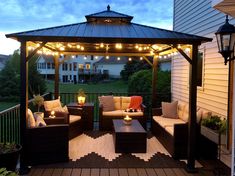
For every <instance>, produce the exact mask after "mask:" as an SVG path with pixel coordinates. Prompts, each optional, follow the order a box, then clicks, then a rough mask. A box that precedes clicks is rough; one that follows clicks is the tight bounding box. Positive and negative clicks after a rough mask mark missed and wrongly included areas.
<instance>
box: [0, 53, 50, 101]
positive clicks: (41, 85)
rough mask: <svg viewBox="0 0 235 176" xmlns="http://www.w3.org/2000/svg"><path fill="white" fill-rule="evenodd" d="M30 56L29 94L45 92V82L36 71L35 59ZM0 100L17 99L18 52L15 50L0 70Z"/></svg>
mask: <svg viewBox="0 0 235 176" xmlns="http://www.w3.org/2000/svg"><path fill="white" fill-rule="evenodd" d="M37 58H38V56H34V57H32V58H31V59H30V60H29V62H28V75H29V76H28V81H29V82H28V83H29V96H30V98H32V97H33V94H43V93H45V92H46V83H45V80H44V79H43V78H42V76H41V75H40V74H39V72H38V71H37V67H36V60H37ZM0 82H1V84H0V100H4V101H6V100H9V101H19V96H20V54H19V51H18V50H16V51H15V52H14V53H13V55H12V56H11V57H10V59H9V60H8V61H7V63H6V65H5V67H4V68H3V70H2V71H1V72H0Z"/></svg>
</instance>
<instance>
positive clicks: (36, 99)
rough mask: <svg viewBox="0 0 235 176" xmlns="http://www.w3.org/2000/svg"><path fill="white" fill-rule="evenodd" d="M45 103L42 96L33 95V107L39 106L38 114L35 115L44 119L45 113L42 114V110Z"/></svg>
mask: <svg viewBox="0 0 235 176" xmlns="http://www.w3.org/2000/svg"><path fill="white" fill-rule="evenodd" d="M43 103H44V98H43V97H42V96H41V95H33V105H34V106H37V110H38V111H37V112H35V113H34V114H35V115H36V116H41V117H42V118H43V117H44V113H43V112H40V108H41V106H42V105H43Z"/></svg>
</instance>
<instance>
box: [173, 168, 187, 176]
mask: <svg viewBox="0 0 235 176" xmlns="http://www.w3.org/2000/svg"><path fill="white" fill-rule="evenodd" d="M172 170H173V171H174V173H175V175H176V176H186V175H185V174H184V172H183V171H182V170H181V169H179V168H173V169H172Z"/></svg>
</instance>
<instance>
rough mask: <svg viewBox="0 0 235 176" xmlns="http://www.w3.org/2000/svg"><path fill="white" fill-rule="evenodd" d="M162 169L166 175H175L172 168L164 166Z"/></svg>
mask: <svg viewBox="0 0 235 176" xmlns="http://www.w3.org/2000/svg"><path fill="white" fill-rule="evenodd" d="M163 170H164V172H165V174H166V175H167V176H176V174H175V172H174V171H173V170H172V169H169V168H166V169H163Z"/></svg>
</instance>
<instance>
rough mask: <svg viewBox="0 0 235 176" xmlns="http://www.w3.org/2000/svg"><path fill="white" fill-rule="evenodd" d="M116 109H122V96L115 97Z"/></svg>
mask: <svg viewBox="0 0 235 176" xmlns="http://www.w3.org/2000/svg"><path fill="white" fill-rule="evenodd" d="M113 101H114V108H115V110H120V109H121V97H113Z"/></svg>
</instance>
